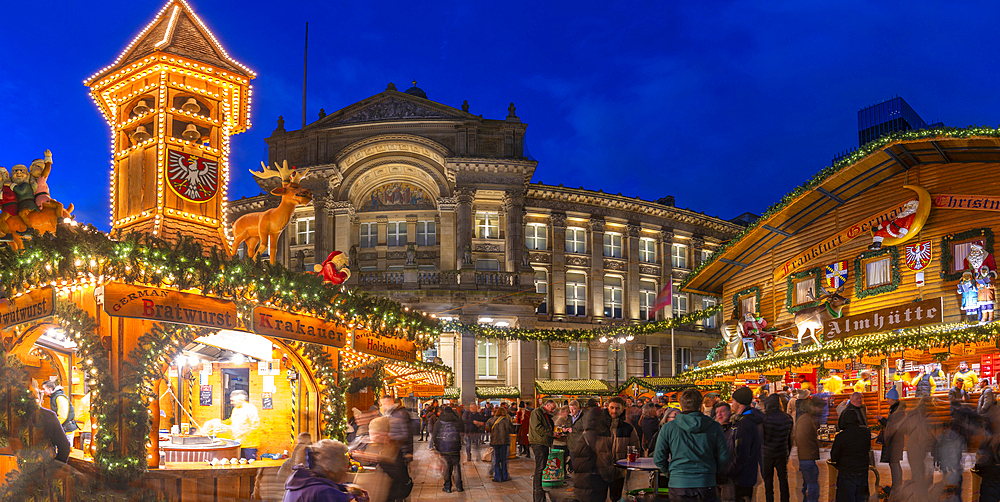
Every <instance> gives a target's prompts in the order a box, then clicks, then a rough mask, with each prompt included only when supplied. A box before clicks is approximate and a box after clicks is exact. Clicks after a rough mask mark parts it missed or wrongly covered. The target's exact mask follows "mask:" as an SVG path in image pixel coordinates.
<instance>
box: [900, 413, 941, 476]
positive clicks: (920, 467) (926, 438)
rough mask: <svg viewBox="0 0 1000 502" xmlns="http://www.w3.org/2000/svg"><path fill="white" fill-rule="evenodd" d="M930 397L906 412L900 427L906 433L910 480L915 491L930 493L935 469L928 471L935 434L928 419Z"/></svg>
mask: <svg viewBox="0 0 1000 502" xmlns="http://www.w3.org/2000/svg"><path fill="white" fill-rule="evenodd" d="M927 401H928V399H920V400H919V401H918V402H917V404H916V406H915V407H914V408H913V409H912V410H910V411H909V412H907V413H906V416H905V418H903V422H902V424H901V426H900V429H901V430H902V431H903V433H904V434H906V461H907V462H908V463H909V464H910V482H911V483H912V484H913V485H914V488H913V492H914V493H917V494H924V493H928V489H929V488H930V485H931V481H932V478H933V474H934V471H930V473H928V470H927V454H928V453H930V452H931V449H932V448H933V447H934V442H935V439H934V436H933V434H932V433H931V426H930V423H929V421H928V410H927Z"/></svg>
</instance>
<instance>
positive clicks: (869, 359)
mask: <svg viewBox="0 0 1000 502" xmlns="http://www.w3.org/2000/svg"><path fill="white" fill-rule="evenodd" d="M861 363H862V364H870V365H872V366H881V365H882V356H861Z"/></svg>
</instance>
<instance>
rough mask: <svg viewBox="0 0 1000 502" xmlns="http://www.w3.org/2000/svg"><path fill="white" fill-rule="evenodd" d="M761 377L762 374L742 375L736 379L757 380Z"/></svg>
mask: <svg viewBox="0 0 1000 502" xmlns="http://www.w3.org/2000/svg"><path fill="white" fill-rule="evenodd" d="M759 376H760V373H740V374H739V375H737V376H736V377H737V378H739V379H740V380H756V379H757V378H758V377H759Z"/></svg>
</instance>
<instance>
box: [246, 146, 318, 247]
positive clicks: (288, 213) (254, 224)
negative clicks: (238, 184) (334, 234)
mask: <svg viewBox="0 0 1000 502" xmlns="http://www.w3.org/2000/svg"><path fill="white" fill-rule="evenodd" d="M282 164H283V165H281V166H279V165H278V163H277V162H275V164H274V167H275V169H270V168H268V167H267V165H266V164H264V163H263V162H261V163H260V166H261V167H262V168H263V169H264V170H263V172H259V173H258V172H254V171H252V170H251V171H250V174H253V175H254V176H257V177H258V178H280V179H281V186H280V187H278V188H275V189H274V190H271V195H277V196H279V197H281V203H280V204H278V207H275V208H272V209H268V210H267V211H261V212H259V213H249V214H245V215H243V216H240V217H239V218H238V219H237V220H236V221H235V222H233V237H234V240H233V247H232V248H231V249H230V250H229V254H230V255H233V254H236V250H238V249H239V248H240V244H243V243H244V242H246V243H247V253H248V254H249V255H250V256H251V257H253V258H256V257H257V254H258V253H260V244H261V243H265V242H268V238H270V243H269V245H268V249H267V252H268V255H269V256H270V258H271V264H272V265H273V264H274V260H275V256H276V253H275V251H276V250H277V246H278V236H279V235H281V231H282V230H284V229H285V227H286V226H287V225H288V222H289V221H290V220H291V219H292V212H294V211H295V206H298V205H300V204H306V203H308V202H309V201H311V200H312V194H311V193H309V190H307V189H305V188H302V187H301V186H300V185H299V181H301V180H302V178H305V177H306V175H307V174H309V169H304V170H302V171H296V170H295V169H294V168H292V169H289V168H288V161H287V160H286V161H283V162H282Z"/></svg>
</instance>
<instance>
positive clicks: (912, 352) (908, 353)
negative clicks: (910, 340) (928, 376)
mask: <svg viewBox="0 0 1000 502" xmlns="http://www.w3.org/2000/svg"><path fill="white" fill-rule="evenodd" d="M923 356H924V351H923V350H916V349H906V350H904V351H903V359H920V358H921V357H923Z"/></svg>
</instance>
